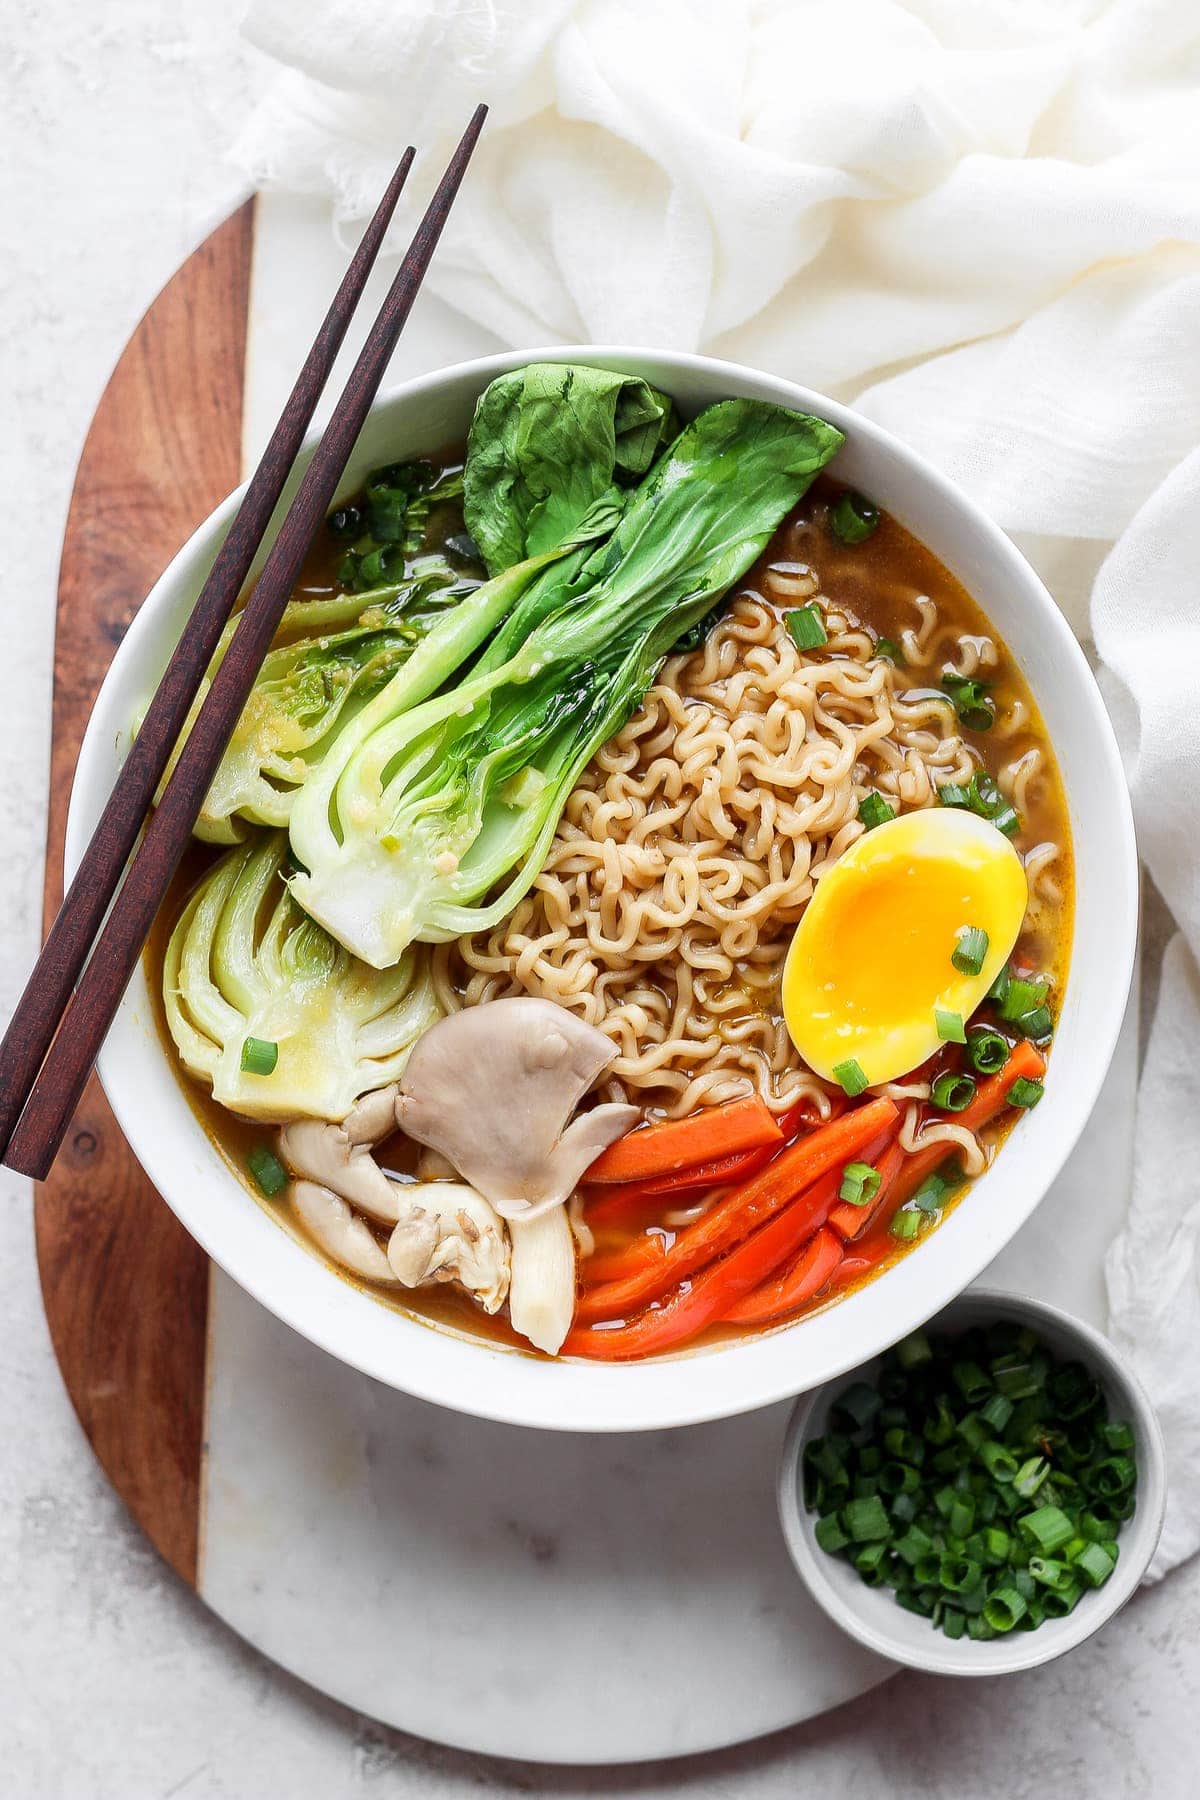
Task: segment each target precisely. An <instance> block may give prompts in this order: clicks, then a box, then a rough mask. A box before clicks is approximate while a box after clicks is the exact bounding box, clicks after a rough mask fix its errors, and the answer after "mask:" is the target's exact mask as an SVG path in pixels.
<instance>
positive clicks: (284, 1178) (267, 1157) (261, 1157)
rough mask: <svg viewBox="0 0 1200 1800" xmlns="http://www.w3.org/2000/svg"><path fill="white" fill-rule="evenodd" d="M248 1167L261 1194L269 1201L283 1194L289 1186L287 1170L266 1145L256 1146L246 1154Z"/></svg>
mask: <svg viewBox="0 0 1200 1800" xmlns="http://www.w3.org/2000/svg"><path fill="white" fill-rule="evenodd" d="M246 1167H247V1168H248V1169H249V1171H250V1173H251V1175H253V1177H254V1179H255V1181H256V1182H257V1184H258V1187H259V1190H260V1192H261V1193H263V1194H265V1195H266V1197H267V1199H268V1200H273V1199H274V1198H275V1196H276V1194H281V1193H282V1192H283V1190H284V1188H285V1187H286V1186H287V1184H288V1175H287V1170H286V1169H285V1168H284V1166H283V1164H282V1163H281V1162H280V1160H279V1158H278V1157H277V1156H276V1154H275V1152H274V1151H273V1150H269V1149H268V1148H267V1146H266V1145H265V1144H255V1145H254V1146H253V1147H252V1148H251V1149H250V1150H248V1151H247V1153H246Z"/></svg>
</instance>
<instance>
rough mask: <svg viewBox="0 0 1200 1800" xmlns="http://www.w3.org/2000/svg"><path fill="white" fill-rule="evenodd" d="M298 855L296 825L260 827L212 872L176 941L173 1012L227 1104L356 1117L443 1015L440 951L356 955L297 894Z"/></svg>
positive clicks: (276, 1115)
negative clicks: (432, 960)
mask: <svg viewBox="0 0 1200 1800" xmlns="http://www.w3.org/2000/svg"><path fill="white" fill-rule="evenodd" d="M286 860H287V837H286V835H285V834H284V833H283V832H281V831H277V832H270V833H263V832H259V833H256V834H255V837H254V839H253V841H252V842H250V843H247V844H245V845H242V846H238V847H236V848H234V849H231V850H228V851H226V853H225V855H224V856H222V857H220V858H219V859H218V861H217V862H215V863H214V864H213V865H212V867H211V868H210V869H209V870H208V871H207V873H206V874H205V876H204V877H203V879H202V880H201V882H200V884H199V886H198V887H197V888H196V890H195V892H194V893H193V894H192V895H191V896H190V898H189V900H188V902H187V905H186V906H185V907H184V909H183V912H182V913H181V915H180V917H179V920H178V922H177V924H176V926H175V929H174V931H173V932H172V934H171V939H170V943H169V946H168V949H167V955H166V958H165V962H164V967H163V999H164V1002H165V1004H166V1013H167V1023H168V1026H169V1027H170V1031H171V1036H172V1038H173V1039H174V1040H175V1044H176V1047H177V1049H178V1051H179V1054H180V1057H181V1058H182V1060H183V1062H184V1064H185V1066H186V1067H187V1068H188V1069H189V1070H190V1071H191V1073H192V1074H193V1075H196V1076H198V1077H199V1078H200V1079H201V1080H202V1081H205V1082H207V1083H208V1085H209V1086H210V1087H211V1088H212V1092H213V1098H214V1099H215V1100H218V1101H220V1103H221V1105H222V1106H226V1107H229V1108H230V1109H231V1110H232V1111H233V1112H236V1113H241V1114H242V1115H243V1116H244V1117H246V1118H251V1119H265V1120H286V1119H295V1118H307V1117H311V1118H318V1119H342V1118H344V1117H345V1115H346V1114H347V1113H348V1112H349V1110H350V1108H351V1107H352V1106H353V1105H354V1102H355V1101H356V1100H357V1099H358V1098H359V1096H360V1095H361V1094H365V1093H369V1092H370V1091H371V1090H372V1089H374V1088H377V1087H383V1086H386V1084H387V1083H388V1082H390V1081H395V1080H396V1079H397V1078H398V1077H399V1075H400V1074H401V1073H402V1071H403V1069H404V1066H405V1063H406V1062H407V1061H408V1053H409V1051H410V1050H411V1049H412V1046H413V1045H414V1043H415V1042H416V1040H417V1038H418V1037H419V1036H420V1035H421V1033H422V1032H423V1031H424V1030H426V1029H427V1027H428V1026H430V1025H432V1024H433V1022H434V1021H435V1019H437V1018H438V1017H439V1007H438V1004H437V1001H436V999H435V997H434V992H433V986H432V982H431V980H430V974H429V967H428V953H427V952H426V951H423V950H414V951H412V952H411V953H410V954H409V955H408V956H406V957H404V958H403V960H402V961H400V962H398V963H397V964H396V966H395V967H394V968H391V969H387V970H385V971H382V972H381V971H380V970H378V969H369V968H367V967H366V966H365V965H364V964H363V963H361V962H358V961H356V960H355V958H354V957H352V956H351V955H350V954H349V953H348V952H347V951H346V950H344V949H343V948H342V946H341V945H340V944H337V943H335V942H334V941H333V939H332V938H331V937H329V936H328V934H327V933H326V932H324V931H322V929H321V927H320V926H319V925H316V924H314V923H313V921H312V920H311V919H309V918H306V917H305V915H304V914H303V913H302V912H301V910H300V908H299V907H298V906H297V905H296V903H295V901H294V900H293V899H292V898H291V896H290V895H289V893H288V891H287V887H286V884H285V881H284V875H285V873H286ZM247 1040H253V1043H252V1045H251V1052H252V1053H251V1054H246V1046H247ZM272 1051H274V1052H275V1053H276V1054H275V1056H274V1060H273V1061H272V1056H271V1052H272ZM247 1064H248V1065H249V1067H247V1066H245V1065H247ZM256 1067H259V1068H265V1069H266V1070H267V1071H268V1072H267V1073H264V1074H258V1073H255V1072H254V1070H255V1068H256Z"/></svg>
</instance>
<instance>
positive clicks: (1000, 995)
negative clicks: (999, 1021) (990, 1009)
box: [987, 963, 1012, 1017]
mask: <svg viewBox="0 0 1200 1800" xmlns="http://www.w3.org/2000/svg"><path fill="white" fill-rule="evenodd" d="M1011 986H1012V970H1011V969H1010V968H1009V966H1008V964H1007V963H1005V965H1004V967H1003V968H1002V969H1001V971H1000V973H999V974H998V975H997V977H996V979H995V981H993V983H992V985H991V987H990V988H989V989H988V991H987V997H988V999H989V1000H994V1001H995V1003H996V1005H997V1006H1003V1005H1004V1002H1005V1001H1006V1000H1007V998H1008V990H1009V988H1010V987H1011ZM1001 1017H1003V1014H1001Z"/></svg>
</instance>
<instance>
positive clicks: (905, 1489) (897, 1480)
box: [877, 1462, 921, 1513]
mask: <svg viewBox="0 0 1200 1800" xmlns="http://www.w3.org/2000/svg"><path fill="white" fill-rule="evenodd" d="M877 1479H878V1482H879V1486H880V1488H881V1489H882V1491H883V1492H884V1493H885V1494H886V1495H887V1497H888V1499H889V1500H892V1501H893V1502H894V1501H895V1500H899V1499H906V1498H907V1497H908V1496H910V1495H912V1494H915V1493H916V1492H917V1490H918V1488H919V1487H920V1485H921V1474H920V1470H918V1469H914V1468H913V1466H912V1464H911V1463H905V1462H887V1463H884V1465H883V1467H882V1469H880V1471H879V1475H878V1477H877ZM895 1510H896V1508H895V1505H894V1504H893V1506H892V1512H893V1513H895Z"/></svg>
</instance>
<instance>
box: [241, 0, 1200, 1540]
mask: <svg viewBox="0 0 1200 1800" xmlns="http://www.w3.org/2000/svg"><path fill="white" fill-rule="evenodd" d="M245 29H246V32H247V34H248V35H249V37H250V39H251V40H252V42H253V43H255V44H256V45H257V46H258V47H259V48H260V49H262V50H264V51H266V52H267V53H268V54H269V55H271V56H273V57H274V58H276V59H277V60H278V61H279V62H280V63H281V64H284V65H286V68H285V72H284V73H283V74H282V75H281V77H280V79H279V81H278V83H277V85H276V86H275V87H274V88H273V90H272V91H271V92H270V93H269V94H268V96H267V97H266V98H265V100H264V101H263V102H262V104H261V105H260V106H259V108H258V110H257V112H256V113H255V114H254V115H253V116H252V117H251V119H250V121H249V123H248V125H247V127H246V129H245V131H244V133H243V135H242V137H241V140H240V143H239V145H238V147H237V151H236V154H237V156H238V158H239V160H240V161H241V163H242V165H243V166H244V167H245V168H246V169H247V171H248V172H249V173H251V174H252V175H253V176H254V177H255V178H257V179H258V180H260V181H264V182H277V183H282V184H284V185H286V186H289V187H293V188H298V189H305V190H310V191H317V192H328V193H329V194H330V195H331V197H332V200H333V204H334V208H335V213H336V216H337V217H338V219H340V220H352V219H360V218H362V217H365V216H366V215H367V214H368V213H369V212H370V210H371V209H372V207H373V206H374V204H375V201H376V198H377V196H378V194H379V192H380V191H381V189H382V188H383V186H384V183H385V181H386V178H387V175H388V173H389V172H390V170H391V168H392V166H393V164H394V162H395V160H396V158H397V156H398V154H399V151H400V149H401V148H402V147H403V145H404V144H405V143H406V142H410V141H411V142H414V143H416V144H418V145H420V146H421V149H422V152H423V155H422V158H421V161H420V163H419V165H418V168H419V169H420V170H421V171H422V173H421V175H420V176H419V177H417V176H414V179H413V181H412V182H411V183H410V191H409V194H408V195H407V196H406V199H405V203H404V211H403V215H402V217H401V218H400V219H399V221H398V223H397V225H396V228H395V230H396V237H397V239H398V241H400V242H405V241H406V240H407V236H408V233H409V231H410V230H411V227H412V223H413V221H414V219H415V216H416V214H417V212H418V210H419V208H420V207H421V206H422V205H423V204H424V200H425V198H426V197H427V194H428V191H429V187H430V185H431V183H432V181H433V179H435V177H436V174H437V172H438V171H439V170H440V169H441V167H442V166H443V164H444V161H445V157H446V155H448V153H449V151H450V149H451V147H452V145H453V143H454V142H455V140H456V139H457V136H458V134H459V132H460V131H461V129H462V127H463V125H464V123H465V121H466V119H467V118H468V117H469V115H470V112H471V110H472V107H473V106H474V104H475V103H476V101H477V100H478V99H480V98H483V99H486V100H487V101H488V102H489V104H490V106H491V108H492V114H491V119H490V121H489V124H488V127H487V130H486V132H485V134H484V137H483V139H482V141H481V144H480V147H479V149H478V151H477V152H476V156H475V159H474V162H473V166H472V170H471V175H470V179H469V181H468V183H467V184H466V187H465V188H464V190H463V193H462V196H461V197H460V199H459V201H458V203H457V204H456V207H455V210H454V213H453V215H452V218H451V220H450V223H449V226H448V228H447V231H446V235H445V238H444V240H443V246H442V249H441V251H440V253H439V255H438V257H437V259H436V261H435V263H434V265H433V270H432V272H431V275H430V278H429V279H430V284H431V286H432V287H433V288H435V289H436V290H437V291H438V292H439V293H440V294H441V295H442V296H443V297H444V298H445V299H446V300H448V301H449V302H451V303H452V304H453V305H454V306H456V307H457V308H459V309H460V310H461V311H462V312H464V313H466V314H468V315H470V316H471V317H472V318H475V319H477V320H479V321H480V322H481V323H483V324H485V325H487V326H489V327H490V328H491V329H492V330H493V331H495V332H496V333H497V334H498V335H499V336H500V337H501V338H503V339H505V340H507V341H509V342H511V343H513V344H521V343H535V342H548V341H555V340H558V341H572V340H590V341H592V342H636V343H644V344H662V345H669V346H671V347H674V348H679V349H689V350H690V349H705V350H710V351H712V352H714V353H716V354H720V355H724V356H729V357H732V358H733V359H735V360H739V361H743V362H747V363H751V364H758V365H761V366H762V367H765V368H769V369H771V370H773V371H775V372H777V373H779V374H782V375H785V376H790V377H792V378H793V379H795V380H797V381H802V382H804V383H806V384H808V385H810V386H813V387H816V388H819V389H823V390H825V391H827V392H831V393H834V394H836V395H838V396H839V397H842V398H848V399H852V400H854V401H855V402H856V404H857V405H859V406H860V407H861V408H862V409H863V411H864V412H866V413H868V414H869V415H870V416H871V417H872V418H875V419H877V420H879V421H880V422H881V423H883V424H885V425H887V426H888V427H889V428H890V429H891V430H893V431H894V432H896V433H897V434H898V435H899V436H900V437H902V438H905V439H907V440H908V441H909V442H910V443H912V444H914V445H915V446H916V447H917V448H918V449H920V450H921V451H923V452H925V453H926V454H927V455H928V456H929V457H931V458H932V460H933V461H935V462H936V463H937V464H939V465H940V467H941V468H943V469H944V470H945V471H946V472H947V473H948V474H949V475H951V476H952V477H953V478H954V479H955V480H957V481H958V482H960V483H961V484H962V485H963V487H965V488H966V489H967V490H968V492H970V493H971V494H972V495H973V496H974V497H975V498H976V499H977V500H978V501H980V502H981V503H982V504H983V505H984V506H985V507H986V508H987V509H988V510H989V511H990V512H991V513H992V515H993V516H994V517H995V518H996V519H997V520H998V521H999V523H1000V524H1001V525H1002V526H1004V527H1005V528H1006V529H1007V530H1008V531H1009V532H1011V533H1012V534H1013V535H1014V536H1016V537H1017V538H1018V541H1019V542H1020V543H1021V544H1022V547H1023V548H1024V549H1025V550H1026V551H1027V553H1028V554H1029V555H1030V556H1031V558H1032V560H1033V561H1034V562H1035V564H1036V565H1037V566H1038V568H1039V569H1040V571H1041V572H1042V574H1043V575H1044V577H1045V578H1046V580H1047V581H1048V583H1049V585H1050V586H1051V588H1052V590H1053V591H1054V592H1055V593H1056V595H1057V596H1058V598H1059V601H1060V604H1062V605H1063V607H1064V609H1065V610H1066V612H1067V614H1068V616H1069V617H1070V619H1071V621H1072V623H1073V625H1074V626H1075V628H1076V630H1077V631H1079V632H1080V634H1081V635H1082V636H1084V637H1085V638H1089V637H1090V638H1091V639H1092V640H1093V641H1094V643H1095V645H1096V647H1097V649H1098V652H1099V655H1100V657H1101V658H1102V660H1103V663H1104V666H1105V668H1104V679H1105V681H1106V693H1107V694H1108V697H1109V699H1110V703H1111V704H1112V706H1113V709H1114V713H1115V716H1116V719H1117V723H1118V728H1119V731H1120V735H1121V738H1122V742H1123V746H1124V749H1125V752H1126V756H1127V761H1128V768H1129V774H1130V780H1131V784H1132V787H1133V794H1134V803H1135V808H1136V812H1137V820H1138V829H1139V834H1140V841H1141V848H1142V854H1143V857H1144V859H1145V862H1146V865H1147V867H1148V869H1149V871H1150V873H1151V875H1152V877H1153V880H1154V882H1155V884H1156V886H1157V888H1158V889H1159V891H1160V893H1161V894H1162V895H1163V896H1164V898H1165V900H1166V902H1167V904H1168V905H1169V907H1170V909H1171V911H1172V914H1173V917H1174V921H1175V926H1176V927H1177V930H1176V933H1175V936H1174V937H1173V939H1172V941H1171V943H1170V945H1169V947H1168V950H1167V954H1166V958H1165V962H1164V967H1163V974H1162V981H1161V991H1160V992H1159V994H1158V996H1157V1005H1156V1010H1155V1013H1154V1018H1153V1024H1152V1027H1151V1032H1150V1040H1149V1049H1148V1054H1147V1058H1146V1064H1145V1072H1144V1076H1143V1080H1142V1084H1141V1092H1140V1098H1139V1114H1138V1122H1137V1150H1136V1169H1135V1194H1134V1199H1133V1204H1132V1208H1131V1212H1130V1216H1129V1221H1128V1224H1127V1227H1126V1229H1125V1231H1124V1232H1123V1233H1122V1235H1121V1236H1120V1237H1119V1239H1118V1241H1117V1242H1116V1243H1115V1244H1114V1245H1113V1247H1112V1250H1111V1252H1110V1255H1109V1260H1108V1280H1109V1292H1110V1300H1111V1329H1112V1332H1113V1335H1114V1336H1115V1337H1116V1338H1117V1339H1118V1341H1119V1342H1120V1343H1122V1345H1123V1346H1124V1347H1125V1348H1126V1349H1127V1350H1128V1351H1129V1353H1130V1354H1131V1356H1132V1358H1133V1360H1134V1362H1135V1363H1136V1365H1137V1366H1138V1368H1139V1369H1140V1371H1141V1373H1142V1374H1143V1376H1144V1378H1145V1379H1146V1381H1147V1383H1148V1384H1149V1386H1150V1388H1151V1390H1152V1392H1153V1393H1154V1395H1155V1397H1156V1399H1157V1401H1158V1403H1159V1406H1160V1408H1161V1412H1162V1418H1163V1423H1164V1426H1165V1428H1166V1432H1167V1437H1168V1446H1169V1454H1170V1459H1171V1503H1170V1507H1169V1511H1168V1521H1167V1528H1166V1533H1165V1536H1164V1539H1163V1544H1162V1547H1161V1550H1160V1553H1159V1556H1158V1558H1157V1560H1156V1565H1155V1572H1156V1573H1159V1574H1161V1573H1163V1572H1164V1571H1165V1570H1166V1569H1167V1568H1169V1567H1171V1566H1172V1565H1173V1564H1174V1563H1175V1562H1177V1561H1179V1560H1180V1559H1181V1558H1182V1557H1184V1556H1186V1555H1189V1554H1190V1553H1191V1552H1192V1551H1194V1550H1195V1549H1196V1548H1197V1546H1198V1544H1200V1504H1197V1501H1198V1500H1200V1389H1198V1386H1197V1383H1196V1381H1195V1380H1194V1378H1193V1375H1192V1365H1191V1355H1192V1354H1193V1353H1194V1352H1195V1350H1196V1349H1197V1348H1200V1199H1197V1198H1196V1193H1197V1187H1196V1181H1195V1171H1196V1169H1197V1168H1198V1167H1200V967H1198V961H1197V959H1198V956H1200V807H1198V804H1197V793H1198V791H1200V709H1198V707H1197V701H1196V692H1197V688H1198V687H1200V676H1198V671H1200V602H1198V600H1197V595H1196V584H1197V580H1198V579H1200V7H1197V6H1196V4H1195V0H1113V3H1112V4H1103V3H1101V0H907V3H903V0H251V4H250V6H249V11H248V15H247V20H246V26H245ZM1114 544H1115V547H1112V546H1114ZM1110 547H1112V548H1111V553H1110V554H1108V555H1107V559H1106V560H1105V553H1106V552H1108V551H1110ZM1101 564H1102V565H1103V566H1101ZM1098 569H1099V574H1098V575H1097V570H1098ZM1089 590H1090V595H1091V597H1090V618H1089V600H1088V596H1089ZM1153 1001H1154V997H1153V996H1152V997H1151V1003H1152V1004H1153Z"/></svg>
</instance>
